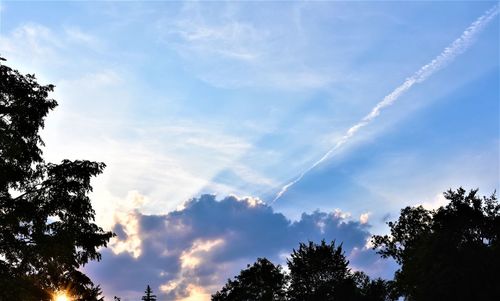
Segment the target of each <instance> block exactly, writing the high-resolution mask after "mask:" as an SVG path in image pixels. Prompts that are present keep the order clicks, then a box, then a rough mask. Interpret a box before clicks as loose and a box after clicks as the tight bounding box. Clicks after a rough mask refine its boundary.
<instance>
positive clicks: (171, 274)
mask: <svg viewBox="0 0 500 301" xmlns="http://www.w3.org/2000/svg"><path fill="white" fill-rule="evenodd" d="M127 223H129V224H132V225H133V227H132V228H131V227H130V225H127V224H126V223H125V222H122V223H117V224H116V225H115V227H114V229H115V231H117V232H118V234H119V235H118V237H117V241H116V242H115V243H114V244H113V246H114V251H115V252H117V251H118V250H119V248H117V247H116V246H117V245H118V243H120V242H126V240H129V239H131V240H132V239H134V237H135V239H137V238H139V239H140V255H139V256H136V257H134V256H133V252H127V251H126V250H124V249H122V252H121V253H119V254H115V253H114V252H113V250H112V249H113V247H112V248H111V249H106V250H103V260H102V262H100V263H92V264H90V265H89V266H88V267H86V271H87V272H88V273H89V274H90V275H91V276H92V277H93V279H94V280H95V282H97V283H100V284H101V285H102V286H103V288H104V291H105V293H106V295H107V296H108V297H112V296H113V294H117V295H121V296H122V297H124V298H123V299H122V300H124V301H126V300H135V299H137V298H138V297H139V296H140V295H141V293H142V291H143V290H144V287H145V286H146V285H147V284H149V285H151V286H152V287H153V289H154V290H155V291H156V293H157V295H159V296H161V299H164V298H166V299H167V300H172V299H173V300H177V299H182V298H184V297H186V296H187V295H188V294H189V291H190V290H191V291H192V290H193V288H194V287H201V288H204V289H205V290H206V291H207V292H208V293H212V292H213V291H214V290H216V289H218V288H219V287H220V286H221V285H222V284H223V283H224V282H225V281H226V279H227V278H229V277H232V276H233V275H234V274H236V273H237V272H238V271H239V270H240V269H242V268H244V267H245V266H246V264H247V263H252V262H253V261H255V259H256V258H257V257H267V258H269V259H271V260H272V261H274V262H276V263H281V264H285V263H286V259H285V256H286V255H288V254H290V252H291V251H292V249H293V248H297V246H298V244H299V242H306V241H308V240H312V241H316V242H317V241H320V240H321V239H326V240H328V241H330V240H336V241H337V243H342V244H343V246H344V249H345V252H346V255H347V256H349V258H350V260H351V264H352V265H353V266H354V267H355V268H361V269H363V270H365V271H368V272H369V273H371V274H372V275H374V276H390V273H391V272H392V271H393V269H394V266H392V267H391V268H390V270H389V271H387V267H388V266H390V264H388V263H387V262H383V261H382V260H381V259H380V258H379V256H378V255H376V254H375V253H374V252H373V251H371V250H366V248H365V244H366V240H367V238H368V237H369V236H370V233H369V231H368V230H369V228H368V227H369V226H368V225H366V224H361V223H359V222H355V221H351V220H348V219H347V218H346V217H345V215H343V214H342V213H341V212H339V211H335V212H330V213H326V212H320V211H315V212H313V213H310V214H307V213H304V214H302V216H301V218H300V220H298V221H295V222H292V221H290V220H289V219H287V218H286V217H285V216H284V215H283V214H281V213H277V212H274V211H273V209H272V208H271V207H269V206H267V205H265V204H263V203H261V202H259V201H258V200H255V199H252V198H244V199H239V198H237V197H234V196H229V197H226V198H224V199H222V200H216V198H215V196H213V195H202V196H201V197H199V198H197V199H193V200H191V201H189V202H187V203H186V204H185V208H184V209H182V210H178V211H173V212H170V213H168V214H166V215H143V214H141V213H139V212H137V211H135V212H131V213H130V214H129V219H128V220H127ZM127 229H129V230H127ZM130 229H133V230H135V232H136V233H134V234H133V235H131V233H127V231H129V232H133V231H132V230H130ZM136 255H138V254H136ZM384 272H385V273H384Z"/></svg>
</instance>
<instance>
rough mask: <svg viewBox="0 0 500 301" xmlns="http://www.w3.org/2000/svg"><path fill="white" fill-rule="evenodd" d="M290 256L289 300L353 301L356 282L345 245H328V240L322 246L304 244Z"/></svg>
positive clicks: (333, 243)
mask: <svg viewBox="0 0 500 301" xmlns="http://www.w3.org/2000/svg"><path fill="white" fill-rule="evenodd" d="M290 257H291V259H290V260H289V261H288V268H289V269H290V289H289V291H288V295H289V300H292V301H295V300H296V301H307V300H311V301H312V300H325V301H328V300H337V299H338V298H341V299H343V300H349V299H350V297H352V295H354V292H355V283H354V281H353V279H352V278H351V277H350V270H349V268H348V265H349V262H348V261H347V259H346V258H345V256H344V253H343V251H342V245H340V246H338V247H336V246H335V241H333V242H332V243H331V244H327V243H326V242H325V241H324V240H323V241H321V244H319V245H317V244H314V243H313V242H311V241H310V242H309V244H304V243H301V244H300V246H299V248H298V250H293V252H292V254H291V256H290Z"/></svg>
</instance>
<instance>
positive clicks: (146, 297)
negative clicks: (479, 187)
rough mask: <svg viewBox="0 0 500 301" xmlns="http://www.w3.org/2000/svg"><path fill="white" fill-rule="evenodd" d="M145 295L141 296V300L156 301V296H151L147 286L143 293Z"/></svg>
mask: <svg viewBox="0 0 500 301" xmlns="http://www.w3.org/2000/svg"><path fill="white" fill-rule="evenodd" d="M144 293H145V295H144V296H142V298H141V300H143V301H156V295H153V290H152V289H151V287H150V286H149V285H148V286H147V287H146V290H145V291H144Z"/></svg>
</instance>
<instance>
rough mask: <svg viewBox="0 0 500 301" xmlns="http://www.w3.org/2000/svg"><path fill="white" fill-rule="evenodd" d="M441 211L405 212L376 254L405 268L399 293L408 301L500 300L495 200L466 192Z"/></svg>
mask: <svg viewBox="0 0 500 301" xmlns="http://www.w3.org/2000/svg"><path fill="white" fill-rule="evenodd" d="M444 196H445V198H446V199H448V200H449V204H448V205H446V206H445V207H440V208H439V209H437V210H426V209H424V208H423V207H406V208H404V209H403V210H401V215H400V217H399V219H398V221H396V222H390V223H388V224H389V227H390V230H391V233H390V235H384V236H374V238H373V243H374V246H375V248H376V249H377V250H378V252H379V253H380V254H381V255H382V256H383V257H392V258H394V259H395V260H396V261H397V262H398V263H399V264H400V265H401V268H400V269H399V270H398V271H397V272H396V276H395V280H396V284H397V288H398V289H399V290H400V291H401V293H402V294H403V295H405V296H406V297H407V299H408V300H500V286H498V283H499V281H500V277H499V276H498V271H500V248H499V237H500V205H499V204H498V201H497V200H496V197H495V195H494V194H493V195H492V196H490V197H482V198H481V197H479V196H477V190H471V191H470V192H468V193H467V192H466V191H465V190H464V189H463V188H459V189H458V190H457V191H452V190H449V191H447V192H446V193H445V194H444Z"/></svg>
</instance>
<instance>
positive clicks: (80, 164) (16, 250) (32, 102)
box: [0, 58, 113, 301]
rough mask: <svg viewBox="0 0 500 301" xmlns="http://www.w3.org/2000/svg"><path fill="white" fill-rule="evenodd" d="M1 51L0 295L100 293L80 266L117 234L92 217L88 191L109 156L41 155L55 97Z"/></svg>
mask: <svg viewBox="0 0 500 301" xmlns="http://www.w3.org/2000/svg"><path fill="white" fill-rule="evenodd" d="M4 61H5V59H3V58H0V170H1V172H0V291H1V292H2V293H1V294H0V300H1V301H10V300H25V301H29V300H37V301H38V300H50V299H51V295H52V293H53V292H55V291H57V290H60V289H65V290H67V291H68V292H69V293H70V294H71V295H72V298H73V299H74V300H98V299H99V300H100V299H101V298H100V297H99V296H100V293H101V292H100V289H99V287H95V286H94V284H93V283H92V281H91V280H90V279H89V278H88V277H87V276H86V275H85V274H83V273H82V272H81V270H80V269H79V268H80V267H81V266H82V265H85V264H86V263H87V262H88V261H90V260H99V259H100V253H99V252H98V248H99V247H101V246H106V245H107V242H108V241H109V239H110V238H111V237H112V235H113V234H112V233H111V232H104V231H103V230H102V229H101V228H99V227H98V226H97V225H96V224H94V223H93V220H94V215H95V212H94V210H93V209H92V206H91V203H90V199H89V197H88V196H87V194H88V192H89V191H91V190H92V187H91V186H90V179H91V178H92V177H94V176H96V175H98V174H99V173H101V172H102V170H103V168H104V166H105V165H104V164H103V163H96V162H90V161H69V160H63V161H62V162H61V163H60V164H52V163H46V162H45V161H44V160H43V158H42V150H41V148H40V147H41V146H43V141H42V139H41V137H40V135H39V130H40V129H41V128H43V126H44V121H45V117H46V115H47V114H48V112H49V111H50V110H52V109H54V108H55V107H56V106H57V102H56V101H55V100H53V99H50V98H49V97H48V94H49V92H51V91H52V90H53V88H54V86H52V85H46V86H43V85H39V84H38V83H37V82H36V78H35V76H34V75H29V74H28V75H25V76H24V75H21V74H20V73H19V72H18V71H16V70H13V69H11V68H9V67H7V66H6V65H4V64H3V62H4Z"/></svg>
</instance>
